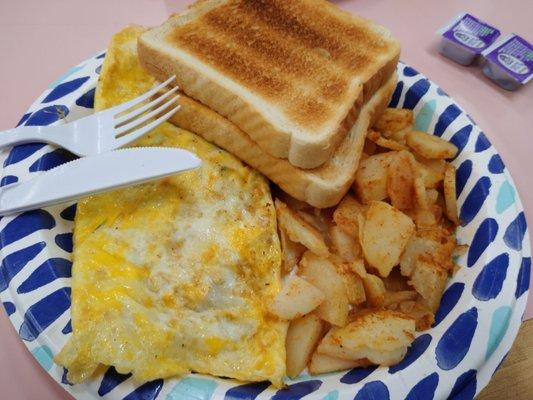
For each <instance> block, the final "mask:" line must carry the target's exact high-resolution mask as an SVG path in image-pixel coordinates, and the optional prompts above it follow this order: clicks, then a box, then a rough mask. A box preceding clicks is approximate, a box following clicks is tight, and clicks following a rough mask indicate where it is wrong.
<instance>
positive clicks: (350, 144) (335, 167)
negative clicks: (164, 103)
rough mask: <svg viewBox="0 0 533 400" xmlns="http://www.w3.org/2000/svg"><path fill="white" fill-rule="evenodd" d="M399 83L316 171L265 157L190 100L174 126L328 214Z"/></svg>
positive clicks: (392, 83)
mask: <svg viewBox="0 0 533 400" xmlns="http://www.w3.org/2000/svg"><path fill="white" fill-rule="evenodd" d="M396 80H397V77H396V74H394V75H393V76H392V77H391V78H390V79H389V80H388V81H387V82H386V83H385V84H384V85H383V86H382V87H381V88H379V89H378V90H377V92H376V93H375V94H374V96H372V98H371V99H370V100H369V101H368V102H367V103H366V104H365V105H364V106H363V108H362V109H361V112H360V114H359V118H358V119H357V122H356V123H355V124H354V125H353V127H352V129H350V131H349V132H348V135H347V136H346V137H345V138H344V140H343V141H342V143H341V144H340V145H339V146H338V147H337V149H336V150H335V152H334V153H333V155H332V156H331V158H330V159H329V160H328V161H327V162H326V163H325V164H324V165H322V166H320V167H318V168H314V169H301V168H297V167H295V166H293V165H292V164H291V163H289V162H288V161H287V160H284V159H280V158H276V157H274V156H272V155H270V154H268V153H266V152H265V151H264V150H263V149H262V148H261V147H260V146H259V145H258V144H257V143H256V142H254V141H253V140H252V139H251V138H250V136H249V135H247V134H246V133H245V132H244V131H242V130H241V129H239V128H238V127H237V126H236V125H235V124H233V123H232V122H230V121H228V120H227V119H226V118H224V117H222V116H221V115H220V114H218V113H216V112H214V111H213V110H211V109H210V108H208V107H206V106H204V105H203V104H201V103H199V102H197V101H195V100H193V99H191V98H189V97H186V96H181V97H180V100H179V103H180V105H181V108H180V110H179V112H177V113H176V114H174V115H173V116H172V118H171V119H170V122H172V123H174V124H175V125H177V126H179V127H181V128H183V129H187V130H189V131H191V132H194V133H196V134H198V135H200V136H202V137H203V138H204V139H206V140H208V141H210V142H212V143H214V144H216V145H217V146H219V147H221V148H223V149H224V150H227V151H229V152H230V153H232V154H234V155H236V156H237V157H238V158H240V159H241V160H242V161H244V162H245V163H247V164H248V165H250V166H252V167H254V168H255V169H257V170H259V171H260V172H261V173H263V175H265V176H266V177H267V178H268V179H270V180H271V181H272V182H274V183H275V184H277V185H278V186H279V187H280V188H281V189H282V190H284V191H285V192H287V193H288V194H290V195H291V196H292V197H294V198H296V199H298V200H302V201H305V202H306V203H308V204H310V205H312V206H314V207H319V208H326V207H331V206H334V205H336V204H337V203H339V201H340V200H341V199H342V198H343V197H344V195H345V194H346V192H347V191H348V189H349V188H350V185H351V184H352V183H353V181H354V179H355V171H356V170H357V167H358V165H359V160H360V158H361V154H362V151H363V145H364V142H365V136H366V132H367V130H368V128H369V127H370V126H371V125H372V124H373V123H374V122H375V120H376V119H377V118H379V116H380V115H381V113H382V112H383V110H385V108H386V107H387V105H388V104H389V101H390V97H391V95H392V92H393V91H394V88H395V87H396Z"/></svg>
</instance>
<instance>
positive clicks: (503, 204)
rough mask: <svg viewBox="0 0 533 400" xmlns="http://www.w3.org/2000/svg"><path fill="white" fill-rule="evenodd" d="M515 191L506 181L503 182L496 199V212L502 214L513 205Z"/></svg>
mask: <svg viewBox="0 0 533 400" xmlns="http://www.w3.org/2000/svg"><path fill="white" fill-rule="evenodd" d="M514 200H515V190H514V188H513V187H512V186H511V184H510V183H509V182H508V181H505V182H503V183H502V185H501V186H500V190H499V192H498V197H497V198H496V212H497V213H498V214H501V213H503V212H504V211H505V210H507V209H508V208H509V207H511V206H512V205H513V204H514Z"/></svg>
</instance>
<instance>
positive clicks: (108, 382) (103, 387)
mask: <svg viewBox="0 0 533 400" xmlns="http://www.w3.org/2000/svg"><path fill="white" fill-rule="evenodd" d="M130 376H131V374H119V373H118V372H117V370H116V369H115V367H109V368H108V369H107V371H106V372H105V374H104V377H103V378H102V382H100V387H99V388H98V394H99V395H100V396H102V397H103V396H105V395H106V394H108V393H109V392H110V391H112V390H113V389H114V388H116V387H117V386H118V385H120V384H121V383H122V382H124V381H125V380H126V379H128V378H129V377H130Z"/></svg>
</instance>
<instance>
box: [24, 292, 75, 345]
mask: <svg viewBox="0 0 533 400" xmlns="http://www.w3.org/2000/svg"><path fill="white" fill-rule="evenodd" d="M69 307H70V288H69V287H66V288H62V289H59V290H56V291H55V292H53V293H51V294H49V295H48V296H46V297H43V298H42V299H41V300H39V301H38V302H37V303H35V304H33V305H32V306H30V307H29V308H28V311H26V313H25V314H24V322H23V323H22V325H21V326H20V330H19V335H20V337H21V338H22V339H24V340H27V341H32V340H35V339H36V338H37V336H39V334H40V333H41V332H42V331H44V330H45V329H46V328H48V326H49V325H50V324H51V323H52V322H54V321H55V320H56V319H57V318H58V317H59V316H61V315H62V314H63V313H64V312H65V311H67V310H68V308H69Z"/></svg>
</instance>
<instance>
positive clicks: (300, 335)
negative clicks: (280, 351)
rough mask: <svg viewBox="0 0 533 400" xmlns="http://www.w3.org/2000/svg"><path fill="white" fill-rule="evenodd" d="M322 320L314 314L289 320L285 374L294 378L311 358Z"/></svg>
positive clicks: (320, 330)
mask: <svg viewBox="0 0 533 400" xmlns="http://www.w3.org/2000/svg"><path fill="white" fill-rule="evenodd" d="M323 329H324V322H323V321H322V320H321V319H320V318H318V317H317V316H316V315H314V314H308V315H306V316H304V317H302V318H298V319H295V320H293V321H291V323H290V325H289V329H288V330H287V338H286V340H285V343H286V349H287V356H286V357H287V375H288V376H289V377H290V378H296V377H297V376H298V375H300V373H301V372H302V371H303V370H304V368H305V367H306V365H307V363H308V362H309V360H310V359H311V355H312V354H313V351H314V350H315V347H316V345H317V343H318V341H319V340H320V338H321V337H322V330H323Z"/></svg>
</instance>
